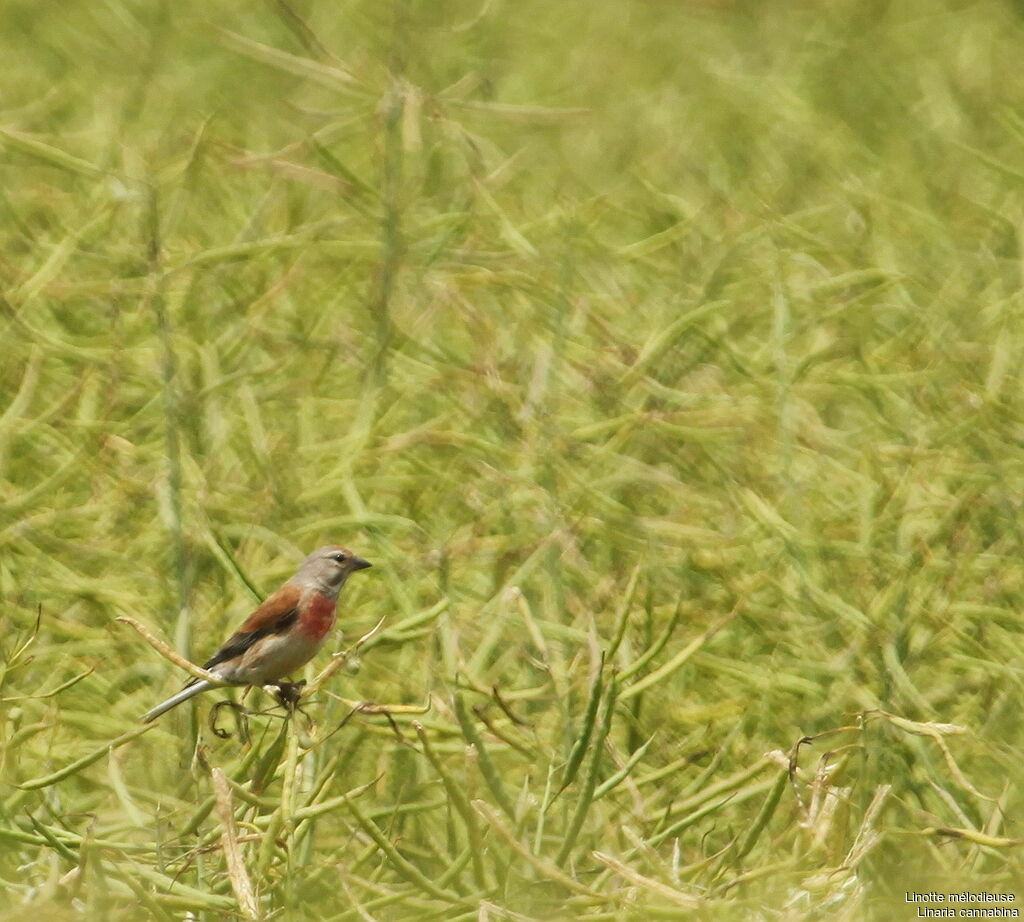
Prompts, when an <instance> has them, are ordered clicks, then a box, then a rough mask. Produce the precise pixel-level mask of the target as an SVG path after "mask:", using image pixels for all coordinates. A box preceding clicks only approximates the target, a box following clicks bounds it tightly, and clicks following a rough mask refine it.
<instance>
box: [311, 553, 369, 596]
mask: <svg viewBox="0 0 1024 922" xmlns="http://www.w3.org/2000/svg"><path fill="white" fill-rule="evenodd" d="M369 566H372V564H371V563H369V562H368V561H366V560H363V558H362V557H359V556H358V555H356V554H353V553H352V551H350V550H349V549H348V548H347V547H342V546H341V545H340V544H328V545H327V546H326V547H318V548H317V549H316V550H315V551H313V553H312V554H310V555H309V556H308V557H307V558H306V559H305V560H304V561H303V563H302V566H301V567H299V572H298V573H296V574H295V577H294V581H295V582H296V583H298V584H299V585H300V586H303V587H309V588H312V589H319V590H320V591H321V592H323V593H326V594H327V595H337V593H338V591H339V590H340V589H341V587H342V586H344V585H345V580H347V579H348V578H349V576H350V575H351V574H353V573H355V572H356V570H365V569H366V568H367V567H369Z"/></svg>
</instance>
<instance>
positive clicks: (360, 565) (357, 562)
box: [352, 557, 373, 573]
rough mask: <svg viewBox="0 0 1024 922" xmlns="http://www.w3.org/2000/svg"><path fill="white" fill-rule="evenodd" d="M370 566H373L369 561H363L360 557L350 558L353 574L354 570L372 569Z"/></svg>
mask: <svg viewBox="0 0 1024 922" xmlns="http://www.w3.org/2000/svg"><path fill="white" fill-rule="evenodd" d="M372 566H373V564H372V563H370V561H368V560H363V558H362V557H353V558H352V572H353V573H354V572H355V571H356V570H365V569H366V568H367V567H372Z"/></svg>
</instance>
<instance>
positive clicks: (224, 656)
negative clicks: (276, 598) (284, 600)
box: [203, 608, 299, 669]
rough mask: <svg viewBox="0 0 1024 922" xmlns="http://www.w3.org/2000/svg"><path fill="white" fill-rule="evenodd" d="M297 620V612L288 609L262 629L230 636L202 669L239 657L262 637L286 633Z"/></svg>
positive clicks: (293, 609) (296, 610) (294, 609)
mask: <svg viewBox="0 0 1024 922" xmlns="http://www.w3.org/2000/svg"><path fill="white" fill-rule="evenodd" d="M298 620H299V610H298V609H297V608H292V609H289V610H288V611H285V612H282V613H281V616H280V617H279V618H278V619H277V620H276V621H274V622H272V623H270V624H267V625H264V626H263V627H260V628H257V629H256V630H254V631H238V632H237V633H235V634H232V635H231V636H230V637H229V638H228V639H227V640H226V641H225V642H224V646H222V647H221V648H220V649H219V650H218V651H217V652H216V653H214V654H213V656H212V657H211V658H210V659H209V660H207V661H206V662H205V663H203V669H212V668H213V667H214V666H218V665H220V664H221V663H224V662H227V661H228V660H229V659H234V658H235V657H236V656H241V655H242V654H243V653H245V651H246V650H248V649H249V647H251V646H252V645H253V644H254V643H256V641H257V640H262V639H263V638H264V637H269V636H270V635H271V634H280V633H282V632H283V631H287V630H288V628H290V627H291V626H292V625H293V624H295V622H296V621H298Z"/></svg>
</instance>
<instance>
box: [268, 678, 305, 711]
mask: <svg viewBox="0 0 1024 922" xmlns="http://www.w3.org/2000/svg"><path fill="white" fill-rule="evenodd" d="M271 684H272V686H273V687H274V688H276V689H277V693H276V697H277V700H278V701H280V702H281V705H282V706H283V707H284V708H285V709H287V710H289V711H294V710H296V709H297V708H298V704H299V701H301V700H302V689H303V687H304V686H305V684H306V680H305V679H302V680H301V681H299V682H273V683H271Z"/></svg>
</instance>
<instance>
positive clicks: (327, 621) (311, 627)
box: [300, 593, 338, 640]
mask: <svg viewBox="0 0 1024 922" xmlns="http://www.w3.org/2000/svg"><path fill="white" fill-rule="evenodd" d="M337 607H338V603H337V602H336V601H335V600H333V599H328V598H326V597H325V596H322V595H320V593H315V594H314V595H313V597H312V598H311V599H310V600H309V604H308V605H307V606H306V610H305V611H304V612H303V613H302V619H301V622H300V623H301V630H302V633H303V634H306V635H308V636H309V637H313V638H315V639H316V640H323V639H324V638H325V637H326V636H327V632H328V631H329V630H330V629H331V628H332V627H334V615H335V612H336V611H337Z"/></svg>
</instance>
